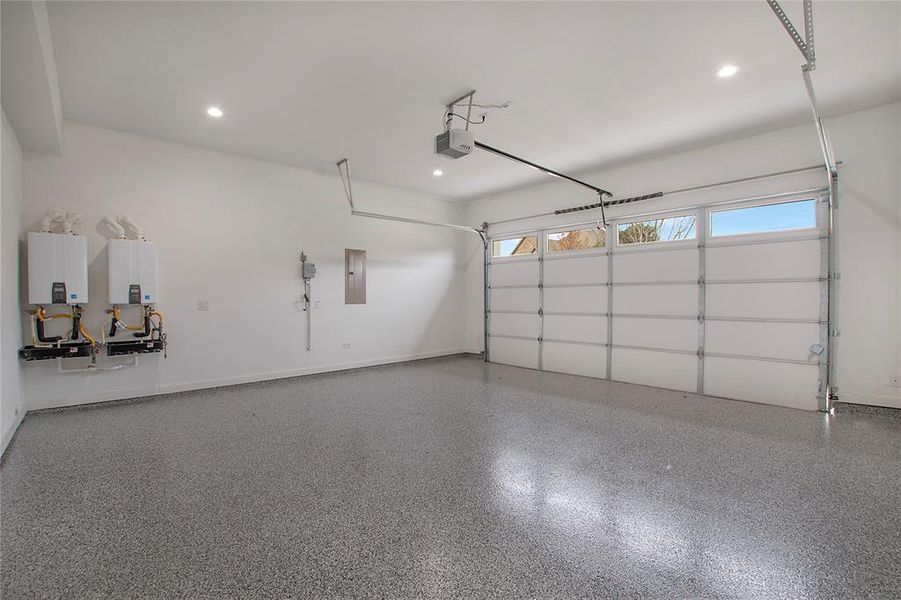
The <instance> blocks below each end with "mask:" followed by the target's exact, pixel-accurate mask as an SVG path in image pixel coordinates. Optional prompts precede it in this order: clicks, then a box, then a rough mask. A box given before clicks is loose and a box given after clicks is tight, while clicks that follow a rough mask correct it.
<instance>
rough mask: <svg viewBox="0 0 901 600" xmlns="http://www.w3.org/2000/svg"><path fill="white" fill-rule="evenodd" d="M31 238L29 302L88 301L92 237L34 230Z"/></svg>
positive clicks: (70, 302)
mask: <svg viewBox="0 0 901 600" xmlns="http://www.w3.org/2000/svg"><path fill="white" fill-rule="evenodd" d="M27 240H28V241H27V243H28V302H29V304H85V303H87V301H88V238H86V237H85V236H83V235H71V234H67V233H44V232H34V231H32V232H29V233H28V238H27Z"/></svg>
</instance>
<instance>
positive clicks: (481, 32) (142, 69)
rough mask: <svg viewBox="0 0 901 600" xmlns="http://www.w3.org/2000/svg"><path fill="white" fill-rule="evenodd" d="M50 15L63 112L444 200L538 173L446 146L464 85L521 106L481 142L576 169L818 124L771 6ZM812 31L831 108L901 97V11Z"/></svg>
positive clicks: (273, 6) (53, 8)
mask: <svg viewBox="0 0 901 600" xmlns="http://www.w3.org/2000/svg"><path fill="white" fill-rule="evenodd" d="M784 5H785V6H786V7H787V10H788V12H789V13H790V15H792V17H793V19H794V20H795V21H796V22H797V23H798V24H800V23H801V22H802V19H801V14H800V3H791V2H786V3H785V4H784ZM50 20H51V25H52V30H53V42H54V44H55V53H56V58H57V61H58V64H59V72H60V79H61V90H62V97H63V110H64V114H65V116H66V118H68V119H71V120H75V121H81V122H84V123H89V124H94V125H99V126H103V127H109V128H113V129H117V130H121V131H127V132H134V133H139V134H145V135H149V136H154V137H158V138H163V139H167V140H173V141H178V142H183V143H187V144H193V145H197V146H202V147H205V148H211V149H215V150H222V151H226V152H233V153H237V154H242V155H247V156H253V157H258V158H262V159H266V160H271V161H276V162H280V163H286V164H291V165H297V166H302V167H307V168H312V169H316V170H321V171H328V172H333V165H334V162H335V160H336V159H337V158H340V157H343V156H348V157H350V159H351V162H352V165H353V170H354V176H355V177H357V178H360V179H365V180H369V181H373V182H377V183H382V184H387V185H393V186H399V187H404V188H410V189H415V190H420V191H424V192H428V193H432V194H436V195H440V196H444V197H447V198H457V199H466V198H472V197H476V196H480V195H484V194H487V193H492V192H495V191H498V190H502V189H507V188H511V187H516V186H521V185H525V184H528V183H531V182H533V181H536V180H540V179H541V177H542V176H541V175H539V174H536V173H535V172H533V171H531V170H529V169H525V168H523V167H521V166H519V165H516V164H512V163H508V162H505V161H503V160H502V159H499V158H497V157H494V156H491V155H487V154H484V153H481V154H476V155H473V156H470V157H467V158H464V159H460V160H457V161H451V160H449V159H444V158H439V157H437V156H435V155H434V153H433V139H434V136H435V135H436V134H437V133H438V132H439V131H440V130H441V118H442V112H443V102H445V101H447V100H448V99H449V98H450V97H452V96H453V95H454V94H456V93H459V92H460V91H463V90H465V89H467V88H469V87H473V88H476V89H477V90H478V92H479V94H478V98H479V99H481V100H482V101H485V102H488V101H495V102H497V101H505V100H510V101H512V105H511V106H510V108H508V109H506V110H503V111H494V112H493V113H492V114H490V115H489V119H488V122H487V124H485V125H483V126H481V127H479V128H478V131H477V139H480V140H481V141H484V142H485V143H489V144H492V145H496V146H498V147H501V148H503V149H505V150H508V151H511V152H514V153H517V154H520V155H522V156H524V157H526V158H529V159H531V160H534V161H536V162H541V163H545V164H547V165H548V166H552V167H555V168H558V169H561V170H568V171H573V172H578V171H580V170H584V169H588V168H594V167H598V166H602V165H607V164H612V163H618V162H622V161H624V160H627V159H635V158H639V157H647V156H651V155H654V154H659V153H661V152H665V151H671V150H674V149H677V148H685V147H691V146H697V145H700V144H704V143H709V142H714V141H717V140H722V139H725V138H729V137H735V136H739V135H744V134H752V133H755V132H760V131H764V130H768V129H772V128H775V127H779V126H784V125H791V124H796V123H802V122H805V121H807V120H808V119H809V113H808V110H809V109H808V105H807V101H806V97H805V95H804V90H803V85H802V82H801V78H800V74H799V66H800V64H801V62H802V60H801V56H800V54H799V53H798V51H797V49H796V48H795V47H794V45H793V44H792V42H791V41H790V40H789V38H788V36H787V35H786V34H785V32H784V31H783V30H782V28H781V27H780V25H779V23H778V21H777V20H776V19H775V17H774V16H773V14H772V13H771V12H770V10H769V8H768V7H767V5H766V3H765V2H764V1H763V0H759V1H754V2H711V3H682V2H662V3H650V2H623V3H538V2H534V3H533V2H528V3H518V2H499V3H488V2H481V3H430V2H423V3H368V2H367V3H344V2H335V3H268V2H247V3H244V2H196V3H194V2H184V3H169V2H123V3H119V2H54V3H52V4H51V5H50ZM815 23H816V41H817V54H818V68H817V71H816V73H815V76H814V77H815V83H816V86H817V90H818V94H819V96H820V100H821V102H822V104H823V107H824V109H825V112H826V114H827V115H828V114H838V113H841V112H846V111H850V110H855V109H858V108H864V107H868V106H874V105H877V104H881V103H884V102H888V101H891V100H896V99H898V98H899V97H901V51H899V23H901V5H899V4H898V3H895V2H885V3H867V2H815ZM729 62H731V63H736V64H738V65H740V66H741V69H742V70H741V72H740V73H739V74H738V75H737V76H736V77H734V78H732V79H726V80H721V79H717V78H716V77H715V75H714V73H715V71H716V70H717V68H718V67H719V66H720V65H722V64H724V63H729ZM210 104H217V105H220V106H222V108H223V109H224V111H225V117H224V118H222V119H220V120H218V121H216V120H211V119H209V118H207V117H206V115H205V113H204V110H205V108H206V106H208V105H210ZM811 143H812V144H815V143H816V142H815V139H814V138H813V137H812V138H811ZM436 167H440V168H441V169H443V170H444V173H445V175H444V176H443V177H441V178H435V177H433V176H432V171H433V169H435V168H436Z"/></svg>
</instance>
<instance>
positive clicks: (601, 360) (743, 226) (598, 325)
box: [488, 194, 829, 410]
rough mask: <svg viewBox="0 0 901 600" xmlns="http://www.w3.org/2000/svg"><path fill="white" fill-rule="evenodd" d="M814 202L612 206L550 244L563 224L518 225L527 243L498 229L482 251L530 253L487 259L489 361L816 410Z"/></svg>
mask: <svg viewBox="0 0 901 600" xmlns="http://www.w3.org/2000/svg"><path fill="white" fill-rule="evenodd" d="M823 200H824V199H823V198H821V197H819V196H817V195H813V194H811V195H805V196H800V197H796V196H795V197H775V198H774V197H770V198H767V199H761V200H755V201H748V202H743V203H728V204H723V205H712V206H708V207H704V208H700V209H694V210H690V211H676V212H672V213H661V214H659V215H650V216H648V215H643V216H641V217H640V218H626V217H623V218H620V219H617V220H615V221H613V222H612V223H611V224H610V227H609V228H608V232H607V238H608V240H607V243H606V245H604V246H602V247H596V248H590V249H578V248H575V249H569V248H567V249H565V250H563V251H561V249H560V248H559V247H557V246H555V247H554V248H553V251H550V250H549V246H548V244H549V243H551V242H549V239H551V237H553V238H554V240H555V241H554V242H553V243H554V244H558V245H559V244H560V242H559V241H556V240H559V239H560V238H561V236H563V237H565V236H567V235H572V236H575V235H576V233H575V232H574V231H573V230H572V228H571V231H569V232H567V231H563V232H560V231H555V230H547V231H536V232H534V233H531V234H528V236H534V237H529V239H528V240H527V241H530V244H520V243H519V242H520V241H521V240H522V239H523V238H514V239H508V240H503V238H498V240H495V241H494V244H493V245H492V248H493V254H498V253H502V252H499V251H500V249H501V248H502V246H503V245H504V244H506V246H505V247H506V248H507V251H508V252H510V248H513V247H514V246H515V248H516V251H517V252H521V251H524V250H523V248H525V249H526V250H531V252H532V253H530V254H529V253H526V254H522V255H513V256H493V257H492V258H491V260H490V264H489V274H490V275H489V281H490V286H489V314H488V331H489V348H488V349H489V357H490V360H491V361H492V362H498V363H504V364H511V365H517V366H522V367H528V368H533V369H544V370H548V371H556V372H561V373H570V374H576V375H585V376H589V377H598V378H608V379H612V380H616V381H623V382H630V383H638V384H644V385H651V386H657V387H663V388H669V389H675V390H683V391H689V392H700V393H704V394H708V395H711V396H721V397H725V398H734V399H738V400H751V401H755V402H763V403H769V404H778V405H783V406H791V407H796V408H803V409H810V410H816V409H817V408H818V407H819V400H820V398H821V395H822V393H823V391H822V390H821V385H820V384H821V381H822V380H823V378H824V376H825V372H824V371H825V368H826V357H825V354H824V350H825V348H826V341H825V337H826V335H827V332H828V327H827V326H826V325H827V324H826V319H827V312H826V311H827V303H826V299H827V292H828V289H827V285H828V284H827V279H826V276H827V273H828V271H827V269H828V265H827V262H826V255H827V253H828V243H829V240H828V236H827V235H826V232H827V230H826V228H825V223H824V218H825V215H826V210H825V202H824V201H823ZM793 225H798V226H797V227H794V226H793ZM582 227H585V226H582ZM575 229H578V228H575ZM579 233H580V234H582V233H585V231H584V230H583V231H582V232H579ZM555 236H556V237H555ZM669 238H672V239H669ZM573 239H575V237H573ZM501 240H503V241H501ZM611 242H612V243H611ZM517 244H518V245H517ZM572 245H574V246H578V244H572Z"/></svg>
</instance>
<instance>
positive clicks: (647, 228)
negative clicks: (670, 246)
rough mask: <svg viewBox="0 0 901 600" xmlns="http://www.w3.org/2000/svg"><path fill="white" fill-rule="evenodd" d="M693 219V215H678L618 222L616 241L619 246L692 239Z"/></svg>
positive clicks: (693, 237)
mask: <svg viewBox="0 0 901 600" xmlns="http://www.w3.org/2000/svg"><path fill="white" fill-rule="evenodd" d="M695 220H696V219H695V215H679V216H675V217H663V218H660V219H653V220H649V221H635V222H633V223H620V224H619V225H617V226H616V234H617V243H618V244H619V245H620V246H627V245H630V244H651V243H655V242H674V241H678V240H693V239H695V237H697V228H696V227H695V225H696V223H695Z"/></svg>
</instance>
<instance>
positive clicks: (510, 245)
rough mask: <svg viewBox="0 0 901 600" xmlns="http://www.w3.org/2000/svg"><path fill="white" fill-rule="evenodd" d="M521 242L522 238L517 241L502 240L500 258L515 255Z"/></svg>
mask: <svg viewBox="0 0 901 600" xmlns="http://www.w3.org/2000/svg"><path fill="white" fill-rule="evenodd" d="M521 241H522V238H516V239H515V240H501V249H500V255H499V256H510V255H511V254H513V251H514V250H515V249H516V246H517V245H518V244H519V242H521Z"/></svg>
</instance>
